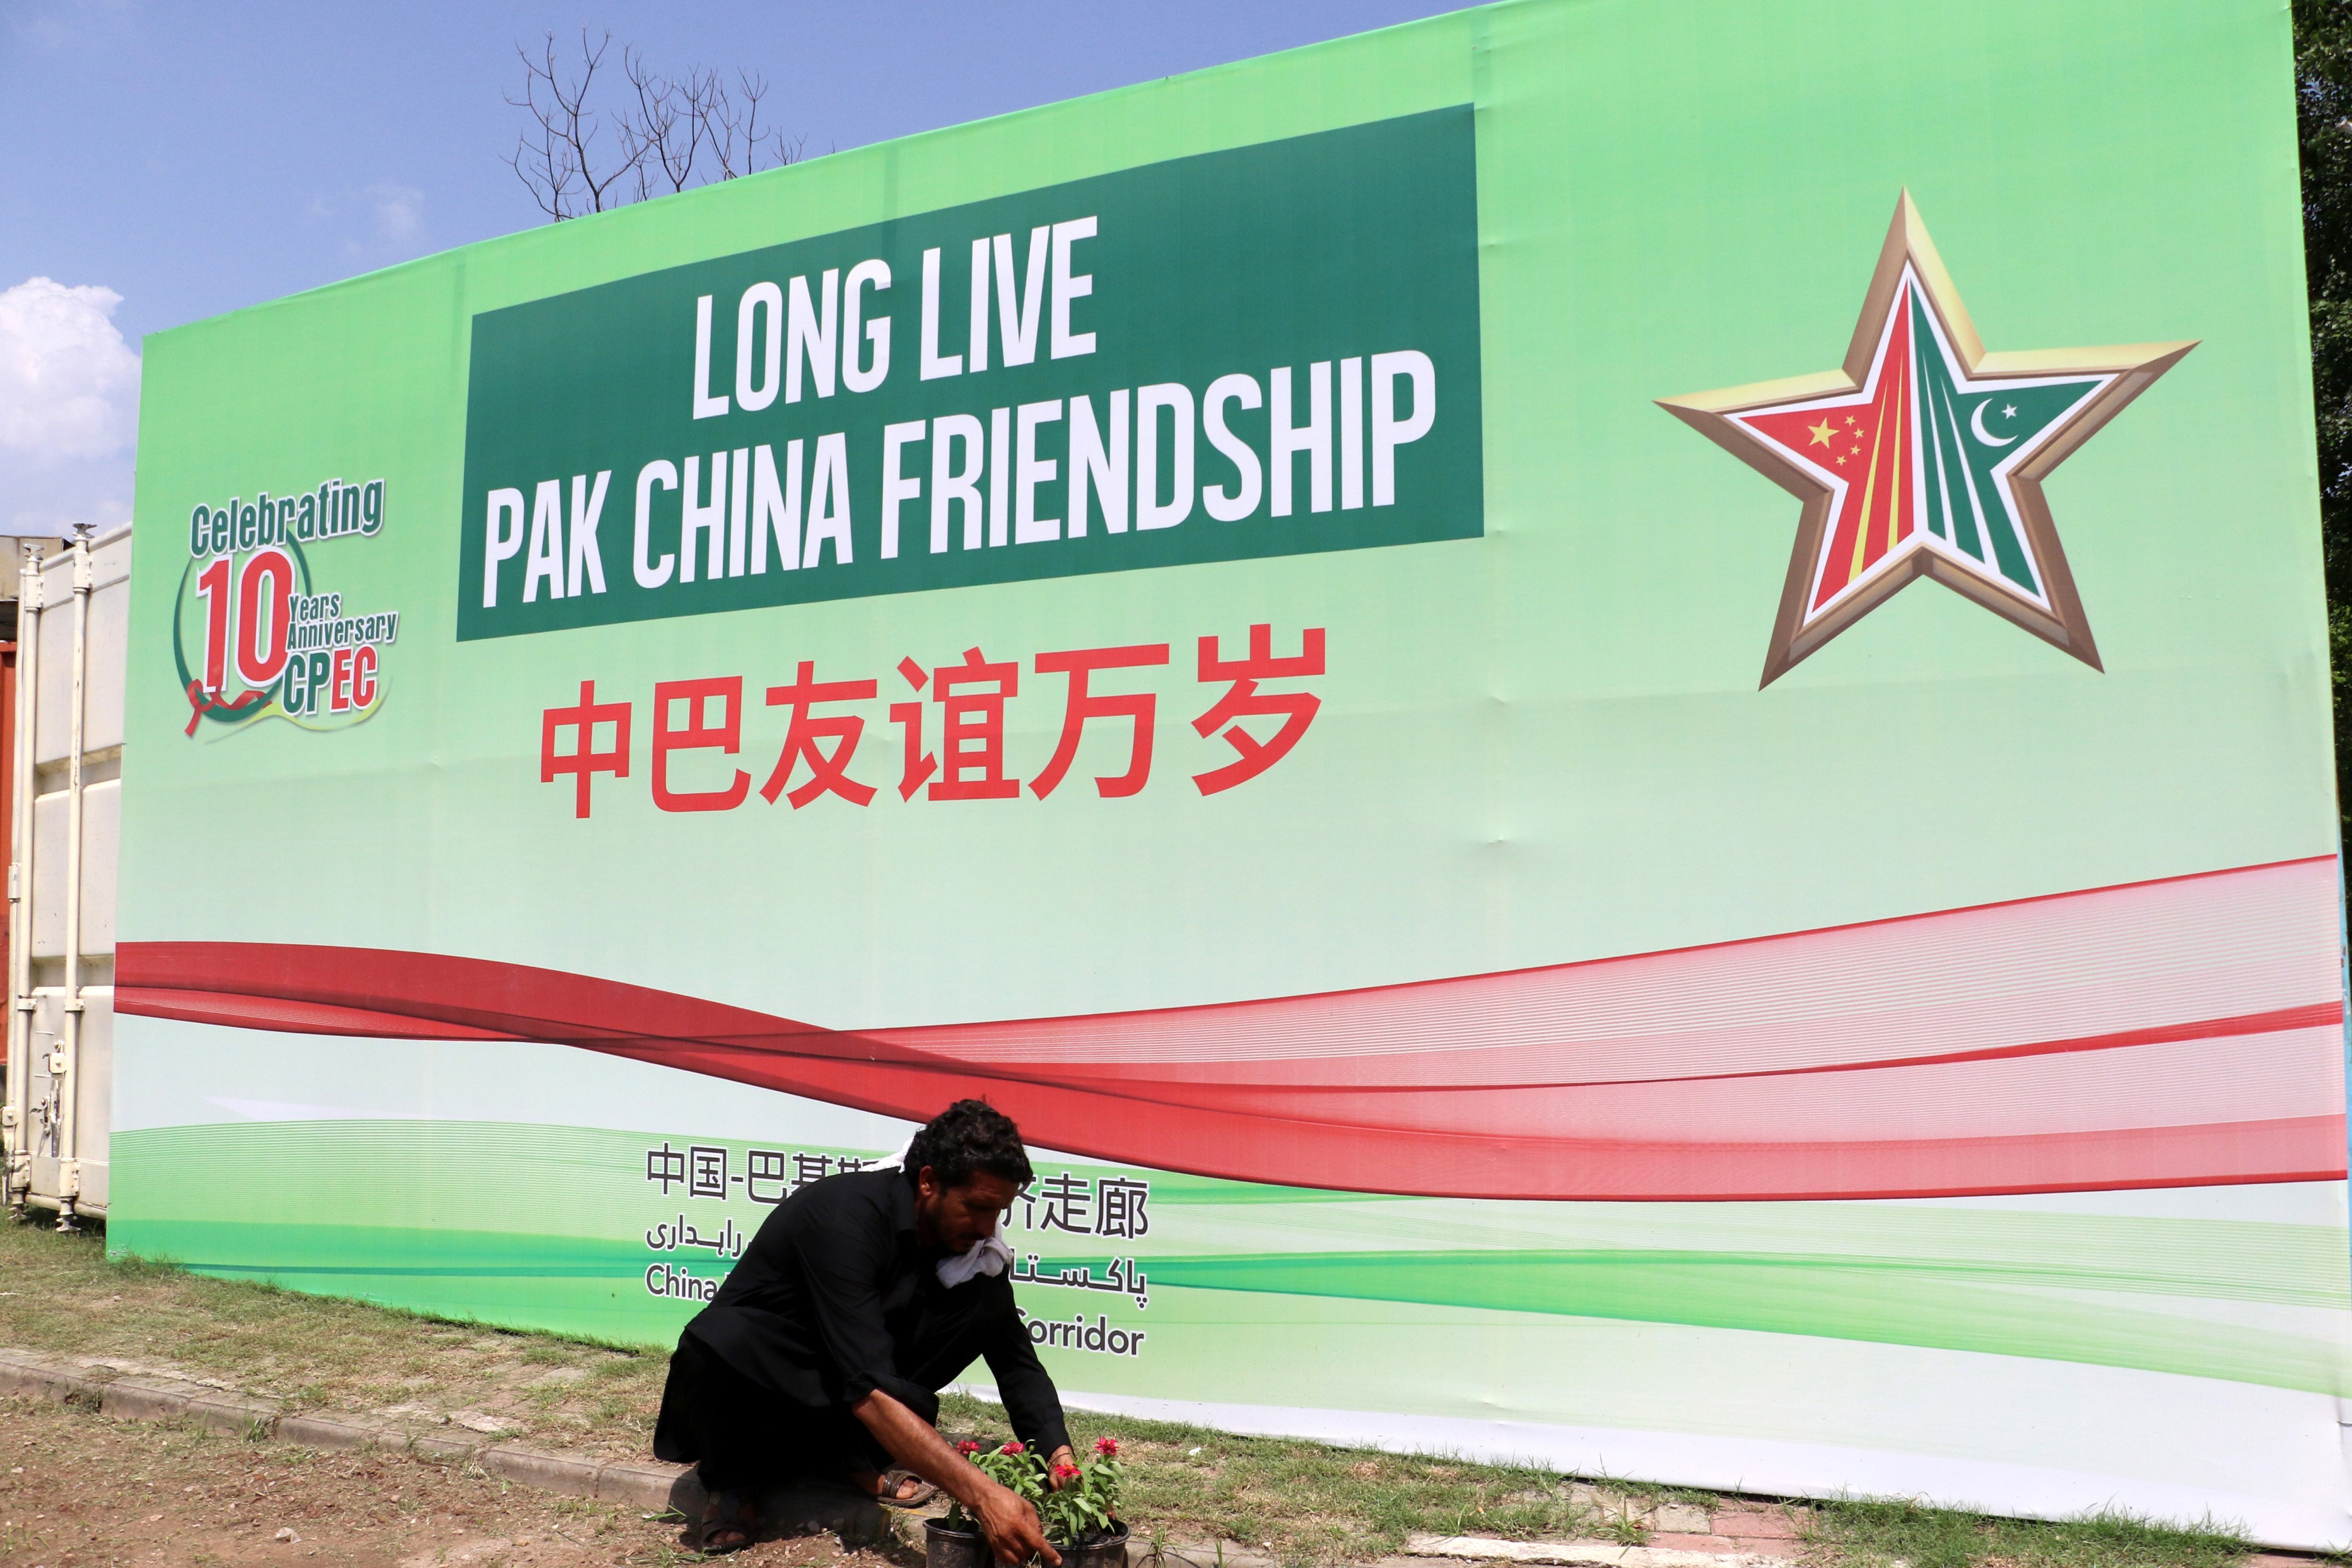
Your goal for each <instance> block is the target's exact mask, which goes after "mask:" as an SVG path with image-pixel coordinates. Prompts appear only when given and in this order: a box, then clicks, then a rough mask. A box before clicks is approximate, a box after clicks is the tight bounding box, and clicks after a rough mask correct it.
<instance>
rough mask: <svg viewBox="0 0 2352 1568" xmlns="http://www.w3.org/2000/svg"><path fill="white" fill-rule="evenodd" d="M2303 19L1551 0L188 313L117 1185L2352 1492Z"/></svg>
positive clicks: (1930, 1438) (1178, 1368) (2081, 1464)
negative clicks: (1011, 1253)
mask: <svg viewBox="0 0 2352 1568" xmlns="http://www.w3.org/2000/svg"><path fill="white" fill-rule="evenodd" d="M2292 109H2293V104H2292V96H2291V85H2290V71H2289V41H2288V30H2287V17H2286V15H2285V13H2284V9H2283V8H2282V7H2280V6H2278V5H2275V4H2273V3H2270V0H2263V3H2261V4H2254V3H2251V0H2249V3H2219V0H2213V3H2200V4H2194V5H2188V4H2183V5H2147V4H2146V3H2144V0H2131V3H2129V4H2121V3H2117V4H2085V5H2074V6H2067V7H2063V8H2060V9H2057V10H2053V9H2051V8H2049V7H2046V6H2040V5H2032V6H2029V5H2022V4H2017V5H2007V4H1994V5H1978V6H1970V7H1966V8H1959V7H1953V8H1947V9H1945V10H1941V11H1937V10H1932V9H1930V10H1921V9H1919V8H1916V7H1913V8H1893V9H1890V8H1888V7H1885V6H1881V5H1864V4H1859V3H1843V0H1832V3H1831V4H1828V5H1825V6H1814V7H1808V8H1805V9H1804V10H1802V11H1801V12H1798V11H1791V10H1789V9H1787V8H1784V7H1757V6H1742V5H1690V4H1664V3H1645V4H1632V3H1590V4H1536V5H1508V6H1501V7H1496V8H1492V9H1487V10H1480V11H1471V12H1465V13H1461V14H1457V15H1453V16H1445V17H1442V18H1439V19H1436V20H1433V21H1429V22H1426V23H1422V24H1417V25H1414V26H1408V27H1402V28H1398V29H1394V30H1391V31H1388V32H1384V33H1380V34H1374V35H1370V36H1367V37H1360V38H1353V39H1348V40H1343V41H1341V42H1338V43H1334V44H1329V45H1326V46H1323V47H1316V48H1311V49H1307V50H1302V51H1298V52H1297V53H1293V54H1288V55H1284V56H1279V57H1276V58H1268V59H1264V60H1259V61H1254V62H1250V63H1248V64H1245V65H1241V66H1236V67H1233V68H1223V69H1218V70H1213V71H1207V72H1203V73H1201V74H1199V75H1195V76H1191V77H1184V78H1180V79H1173V80H1169V81H1163V82H1158V83H1153V84H1150V85H1148V86H1145V87H1140V88H1136V89H1129V90H1125V91H1120V92H1115V93H1110V94H1107V95H1104V96H1101V97H1097V98H1092V99H1087V100H1080V101H1077V102H1073V103H1068V104H1063V105H1058V106H1055V107H1052V108H1048V109H1043V110H1035V111H1033V112H1029V113H1024V114H1019V115H1013V116H1010V117H1007V118H1004V119H1001V120H996V121H988V122H985V123H982V124H979V125H974V126H970V127H964V128H961V129H957V130H953V131H948V132H939V133H936V134H930V135H925V136H920V137H916V138H912V139H909V140H907V141H904V142H893V143H889V144H886V145H882V146H877V147H873V148H868V149H864V150H860V151H857V152H854V153H841V154H837V155H834V156H829V157H826V158H824V159H821V160H817V161H814V162H811V163H806V164H803V165H801V166H798V167H794V168H791V169H788V170H784V171H782V172H780V173H776V174H768V175H762V176H760V177H758V178H754V179H748V180H742V181H738V182H734V183H731V184H725V185H722V186H719V187H715V188H711V189H707V190H703V191H699V192H697V193H693V194H690V195H685V196H681V197H678V198H676V199H673V200H667V201H663V202H658V203H652V204H647V205H641V206H635V207H630V208H626V209H624V210H622V211H619V212H615V213H612V214H608V215H605V216H600V217H596V218H593V219H590V220H586V221H583V222H577V223H568V224H564V225H562V226H553V227H549V228H543V229H540V230H537V231H534V232H530V233H525V234H520V235H517V236H514V237H509V238H506V239H501V240H496V241H492V242H489V243H486V244H482V245H478V246H475V247H468V248H467V249H464V250H461V251H457V252H452V253H450V254H447V255H445V256H438V257H434V258H428V259H425V260H423V261H419V262H416V263H414V264H411V265H408V266H405V267H402V268H394V269H393V270H390V271H387V272H383V273H378V274H374V275H372V276H369V277H366V278H362V279H356V280H354V281H352V282H350V283H346V284H342V285H339V286H337V287H334V288H331V289H323V290H320V291H319V292H317V293H314V294H309V295H305V296H302V297H299V298H297V299H293V300H284V301H281V302H278V303H276V304H272V305H268V306H266V307H262V308H259V309H256V310H247V311H244V312H240V313H238V314H236V315H233V316H229V317H226V318H223V319H220V320H217V321H207V322H204V323H200V324H197V325H194V326H191V327H187V328H184V329H181V330H179V331H173V332H170V333H166V334H163V335H162V336H160V337H158V338H156V339H153V340H152V341H151V342H150V344H149V349H148V354H147V361H146V367H147V368H146V383H145V386H146V393H145V397H146V402H145V407H144V410H143V417H142V443H141V452H140V464H141V468H140V485H139V514H138V535H137V549H138V571H137V574H136V577H135V591H136V599H135V606H134V612H133V622H134V625H133V630H132V633H131V637H132V647H131V667H130V668H131V676H130V693H131V695H130V705H131V706H130V721H129V722H130V731H131V741H130V743H129V745H128V747H127V752H126V755H127V759H128V760H127V763H126V766H125V773H124V777H125V784H126V798H125V803H124V821H123V829H122V831H123V870H122V879H123V887H122V900H121V902H122V909H121V921H122V933H121V937H122V945H121V961H120V962H121V973H120V979H121V988H120V992H119V994H118V1004H119V1006H120V1009H121V1013H122V1015H123V1017H122V1019H121V1026H120V1039H119V1043H118V1050H119V1058H118V1060H119V1068H118V1071H119V1074H120V1089H119V1094H118V1104H117V1106H116V1112H115V1114H116V1121H115V1126H116V1131H115V1134H114V1136H115V1139H116V1144H117V1146H116V1148H115V1150H114V1153H113V1158H114V1169H113V1182H114V1188H113V1203H112V1213H111V1244H112V1245H113V1246H115V1247H118V1248H123V1249H128V1250H131V1251H137V1252H142V1253H155V1254H163V1255H168V1256H170V1257H173V1258H179V1259H182V1260H184V1261H186V1262H188V1263H190V1264H192V1265H194V1266H195V1267H198V1268H205V1269H210V1270H216V1271H220V1272H224V1273H233V1274H238V1275H243V1276H247V1277H259V1278H268V1279H276V1280H278V1281H279V1282H281V1283H283V1284H286V1285H289V1286H291V1287H295V1288H298V1289H313V1290H320V1291H328V1292H333V1293H338V1294H346V1295H353V1296H360V1297H365V1298H368V1299H370V1300H379V1301H385V1302H391V1303H395V1304H398V1305H403V1306H411V1307H417V1308H424V1309H429V1310H434V1311H438V1312H446V1313H454V1314H461V1315H471V1316H477V1317H479V1318H481V1319H484V1320H487V1321H497V1322H502V1323H510V1324H523V1325H534V1326H539V1327H544V1328H550V1329H557V1330H562V1331H572V1332H582V1333H590V1334H594V1335H599V1336H604V1337H609V1338H613V1339H619V1340H627V1341H634V1342H646V1343H659V1342H665V1341H667V1340H668V1339H669V1338H670V1337H672V1336H673V1335H674V1334H675V1332H676V1331H677V1327H678V1326H679V1325H680V1324H681V1323H682V1322H683V1321H685V1320H686V1319H687V1318H688V1316H689V1315H690V1314H691V1313H692V1312H693V1311H694V1310H696V1307H697V1305H698V1302H699V1301H701V1300H705V1299H707V1298H708V1296H709V1294H710V1292H711V1291H712V1290H713V1289H715V1288H716V1284H717V1281H719V1279H722V1278H724V1276H725V1274H726V1272H727V1269H728V1268H729V1267H730V1263H731V1260H732V1259H733V1258H734V1257H735V1256H737V1255H738V1253H739V1252H740V1248H741V1246H742V1244H743V1240H744V1238H745V1237H747V1236H748V1235H749V1234H750V1233H751V1231H752V1230H753V1229H754V1228H756V1226H758V1225H759V1223H760V1221H761V1217H762V1216H763V1215H766V1214H767V1213H769V1212H771V1210H772V1206H773V1205H775V1204H777V1203H778V1202H780V1201H781V1200H782V1198H783V1196H784V1195H785V1194H788V1193H789V1192H791V1191H792V1190H793V1188H794V1187H795V1186H796V1185H798V1184H803V1183H806V1182H809V1181H812V1180H816V1179H821V1178H822V1177H823V1176H824V1174H826V1173H831V1172H835V1171H838V1170H841V1169H844V1168H850V1169H854V1168H856V1167H857V1166H858V1165H860V1164H861V1163H868V1162H871V1161H873V1160H875V1159H877V1158H879V1157H881V1156H882V1155H884V1154H885V1153H887V1152H889V1151H890V1150H892V1149H894V1148H895V1147H896V1146H897V1145H898V1143H899V1142H901V1141H902V1139H903V1138H904V1136H905V1134H906V1132H907V1131H908V1127H909V1125H910V1123H911V1122H913V1121H919V1120H920V1119H921V1118H923V1117H925V1116H928V1115H929V1114H930V1113H931V1112H932V1111H934V1110H937V1109H939V1108H940V1106H941V1105H943V1104H944V1103H945V1102H947V1101H948V1100H950V1099H953V1098H955V1097H957V1096H960V1095H966V1094H978V1095H984V1096H986V1097H988V1098H989V1099H991V1100H993V1101H994V1102H995V1103H997V1104H999V1105H1001V1106H1003V1107H1004V1108H1005V1109H1007V1110H1010V1111H1012V1112H1013V1114H1014V1115H1015V1116H1016V1117H1018V1118H1019V1119H1020V1121H1022V1123H1023V1125H1024V1129H1025V1130H1026V1131H1027V1132H1028V1134H1029V1136H1030V1137H1031V1139H1032V1141H1033V1142H1034V1144H1035V1145H1036V1147H1037V1148H1038V1149H1039V1150H1040V1151H1041V1157H1040V1173H1041V1174H1040V1180H1039V1181H1038V1183H1037V1184H1035V1185H1034V1187H1033V1188H1032V1189H1031V1190H1030V1191H1029V1192H1028V1193H1026V1194H1024V1197H1023V1199H1022V1201H1021V1203H1020V1205H1018V1206H1017V1207H1016V1209H1015V1211H1014V1213H1013V1216H1012V1218H1013V1237H1012V1238H1013V1242H1014V1245H1015V1248H1016V1251H1017V1254H1018V1264H1017V1269H1016V1272H1017V1275H1018V1277H1019V1279H1020V1285H1019V1292H1020V1296H1021V1300H1022V1302H1023V1305H1024V1310H1026V1312H1027V1313H1028V1315H1029V1317H1030V1320H1031V1330H1032V1333H1033V1335H1034V1338H1035V1339H1036V1340H1037V1342H1038V1343H1039V1345H1040V1347H1041V1349H1042V1351H1043V1353H1044V1354H1045V1359H1046V1360H1047V1362H1048V1363H1049V1364H1050V1365H1051V1367H1052V1369H1053V1371H1054V1373H1055V1376H1056V1377H1057V1378H1058V1379H1059V1380H1060V1382H1061V1384H1062V1385H1063V1387H1064V1388H1065V1389H1066V1391H1068V1393H1069V1394H1070V1396H1071V1398H1072V1399H1073V1400H1074V1401H1076V1402H1078V1403H1083V1404H1087V1405H1097V1406H1102V1407H1109V1408H1114V1409H1120V1410H1127V1411H1131V1412H1137V1413H1151V1414H1173V1415H1186V1416H1192V1417H1196V1418H1200V1419H1203V1420H1207V1421H1211V1422H1215V1423H1219V1424H1223V1425H1226V1426H1234V1427H1239V1428H1244V1429H1255V1430H1277V1431H1287V1432H1297V1433H1305V1434H1310V1435H1321V1436H1334V1437H1341V1438H1348V1439H1351V1440H1364V1441H1376V1442H1382V1443H1389V1444H1398V1445H1407V1446H1423V1447H1448V1448H1452V1449H1456V1450H1461V1451H1466V1452H1475V1453H1483V1454H1494V1455H1512V1456H1518V1457H1533V1458H1542V1459H1545V1460H1547V1461H1549V1462H1552V1463H1556V1464H1559V1465H1560V1466H1563V1467H1568V1468H1578V1469H1584V1470H1599V1469H1606V1470H1608V1471H1610V1472H1612V1473H1614V1474H1620V1475H1626V1474H1631V1475H1637V1476H1643V1477H1650V1478H1655V1479H1664V1480H1670V1481H1678V1482H1685V1483H1694V1484H1709V1485H1717V1486H1740V1487H1745V1488H1748V1489H1760V1490H1785V1491H1798V1492H1804V1491H1811V1492H1822V1491H1830V1490H1836V1489H1845V1490H1853V1491H1864V1492H1903V1493H1915V1494H1922V1495H1927V1496H1932V1497H1935V1498H1938V1499H1942V1500H1952V1501H1961V1502H1969V1503H1973V1504H1978V1505H1981V1506H1988V1507H1992V1508H1997V1509H2003V1510H2016V1511H2025V1512H2042V1513H2064V1512H2068V1511H2071V1510H2078V1509H2083V1508H2087V1507H2094V1506H2100V1505H2120V1506H2124V1507H2127V1508H2132V1509H2136V1510H2141V1511H2145V1512H2150V1513H2155V1514H2158V1515H2165V1516H2171V1517H2182V1516H2188V1517H2195V1516H2198V1515H2201V1514H2204V1513H2206V1512H2209V1511H2210V1512H2211V1513H2212V1514H2214V1515H2216V1516H2218V1517H2221V1518H2224V1519H2233V1520H2237V1521H2242V1522H2243V1523H2244V1524H2246V1525H2247V1526H2248V1527H2249V1528H2251V1529H2252V1530H2253V1531H2255V1532H2257V1533H2258V1534H2260V1535H2263V1536H2264V1537H2266V1538H2268V1539H2270V1540H2273V1541H2277V1542H2299V1543H2306V1544H2319V1543H2332V1542H2344V1541H2346V1540H2347V1539H2352V1513H2347V1502H2352V1486H2347V1471H2346V1462H2345V1458H2344V1447H2343V1445H2342V1441H2341V1437H2340V1428H2339V1425H2338V1419H2337V1417H2338V1406H2337V1404H2336V1400H2337V1396H2338V1395H2339V1394H2341V1393H2343V1392H2344V1391H2345V1388H2344V1385H2345V1381H2346V1351H2347V1226H2346V1190H2345V1168H2346V1154H2345V1119H2344V1065H2343V1063H2344V1039H2343V1028H2344V1021H2343V1011H2344V1009H2343V1000H2344V988H2343V980H2342V965H2341V957H2340V943H2339V930H2340V925H2339V902H2340V898H2339V888H2340V879H2339V875H2338V870H2337V863H2336V849H2337V844H2336V815H2335V802H2334V795H2333V791H2332V776H2333V774H2332V768H2331V760H2330V756H2329V750H2328V747H2329V742H2328V725H2327V711H2328V682H2327V664H2326V635H2325V616H2324V610H2323V605H2322V596H2321V587H2320V576H2319V555H2318V550H2317V542H2318V540H2317V527H2316V498H2315V483H2314V479H2315V476H2314V471H2313V458H2312V445H2311V440H2310V437H2309V429H2310V412H2311V410H2310V395H2309V387H2308V380H2307V370H2306V363H2307V362H2306V342H2305V319H2304V305H2303V271H2302V265H2301V257H2300V250H2299V246H2298V230H2297V206H2296V172H2295V155H2294V140H2293V134H2292V131H2293V112H2292Z"/></svg>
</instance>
